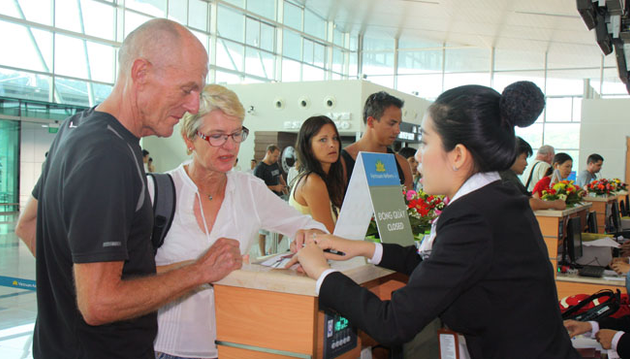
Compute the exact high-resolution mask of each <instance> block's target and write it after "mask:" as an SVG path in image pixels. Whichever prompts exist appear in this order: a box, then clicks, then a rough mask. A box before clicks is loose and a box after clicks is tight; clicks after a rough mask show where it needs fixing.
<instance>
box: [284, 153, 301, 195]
mask: <svg viewBox="0 0 630 359" xmlns="http://www.w3.org/2000/svg"><path fill="white" fill-rule="evenodd" d="M298 174H300V160H299V159H297V158H296V159H295V162H293V166H291V167H290V168H289V173H287V185H288V186H289V191H290V190H291V189H293V186H295V179H296V178H297V177H298Z"/></svg>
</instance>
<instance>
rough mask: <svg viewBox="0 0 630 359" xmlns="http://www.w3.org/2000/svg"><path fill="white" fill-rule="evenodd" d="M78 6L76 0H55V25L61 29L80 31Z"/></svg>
mask: <svg viewBox="0 0 630 359" xmlns="http://www.w3.org/2000/svg"><path fill="white" fill-rule="evenodd" d="M79 16H80V14H79V7H78V6H77V1H76V0H55V25H56V26H57V27H60V28H62V29H66V30H71V31H74V32H79V33H80V32H81V22H80V19H81V18H80V17H79Z"/></svg>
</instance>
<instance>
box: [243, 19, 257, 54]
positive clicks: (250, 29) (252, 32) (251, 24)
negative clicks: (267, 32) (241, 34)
mask: <svg viewBox="0 0 630 359" xmlns="http://www.w3.org/2000/svg"><path fill="white" fill-rule="evenodd" d="M245 28H246V33H245V43H246V44H247V45H251V46H254V47H260V22H259V21H257V20H254V19H252V18H251V17H248V18H247V20H246V22H245Z"/></svg>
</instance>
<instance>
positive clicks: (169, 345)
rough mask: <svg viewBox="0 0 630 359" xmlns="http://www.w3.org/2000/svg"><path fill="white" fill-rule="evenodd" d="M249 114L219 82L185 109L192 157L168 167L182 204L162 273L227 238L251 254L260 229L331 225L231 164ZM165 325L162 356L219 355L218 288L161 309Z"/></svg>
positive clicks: (159, 259)
mask: <svg viewBox="0 0 630 359" xmlns="http://www.w3.org/2000/svg"><path fill="white" fill-rule="evenodd" d="M244 117H245V109H244V108H243V105H242V104H241V102H240V101H239V99H238V97H237V96H236V94H235V93H234V92H232V91H230V90H228V89H227V88H225V87H223V86H220V85H208V86H206V87H205V88H204V90H203V92H202V94H201V102H200V107H199V112H198V113H197V114H191V113H186V115H184V117H183V119H182V126H181V129H182V137H183V138H184V142H185V143H186V146H187V149H188V154H192V160H189V161H186V162H184V163H182V164H181V165H180V166H179V167H177V168H176V169H174V170H172V171H169V173H170V175H171V176H172V178H173V183H174V184H175V191H176V197H177V201H176V205H177V207H176V211H175V215H174V217H173V223H172V225H171V228H170V230H169V232H168V234H167V235H166V237H165V238H164V244H163V245H162V246H161V247H160V248H159V249H158V251H157V254H156V256H155V262H156V264H157V270H158V273H160V272H164V271H168V270H170V269H172V268H177V267H180V266H182V265H185V264H186V263H189V262H191V261H194V259H195V258H197V257H199V256H200V255H202V254H203V253H204V252H205V251H206V250H207V248H208V247H210V246H212V245H213V244H214V243H215V242H216V241H217V240H218V239H219V238H221V237H226V238H234V239H236V240H237V241H238V243H239V249H240V254H242V255H245V254H246V253H248V252H249V248H250V247H251V241H252V239H253V238H254V235H255V234H256V233H257V232H258V230H259V229H260V228H265V229H268V230H275V231H278V232H281V233H284V234H285V235H287V236H290V237H295V236H296V235H298V234H299V233H301V232H304V230H303V229H317V230H319V232H320V233H323V232H322V231H325V230H326V228H325V227H324V226H323V225H322V224H320V223H317V222H315V221H313V220H312V219H311V218H309V217H308V216H304V215H300V214H299V213H298V212H297V211H296V210H295V209H293V208H291V206H289V205H288V204H287V203H286V202H285V201H283V200H282V199H280V198H279V197H278V196H276V195H275V194H273V193H271V192H270V191H269V190H268V189H267V186H266V185H265V183H263V182H262V181H261V180H260V179H258V178H256V177H254V176H252V175H250V174H246V173H243V172H240V171H233V170H232V168H233V165H234V163H235V162H236V159H237V158H238V157H237V156H238V151H239V148H240V144H241V142H243V141H245V139H246V138H247V135H248V133H249V131H248V130H247V128H245V127H244V126H243V119H244ZM150 183H151V182H150ZM149 193H153V191H152V188H151V186H149ZM225 274H227V273H225ZM158 328H159V329H158V334H157V337H156V339H155V351H156V353H157V356H156V358H157V359H162V358H164V359H177V358H216V357H217V356H218V353H217V347H216V344H215V339H216V324H215V311H214V291H213V287H212V286H211V285H207V284H206V285H202V286H200V287H198V288H197V289H196V290H195V292H194V293H192V294H191V295H188V296H186V297H182V298H180V299H178V300H175V301H173V302H172V303H169V304H167V305H165V306H164V307H162V308H160V309H159V311H158Z"/></svg>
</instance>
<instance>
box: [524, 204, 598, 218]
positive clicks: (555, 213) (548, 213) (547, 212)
mask: <svg viewBox="0 0 630 359" xmlns="http://www.w3.org/2000/svg"><path fill="white" fill-rule="evenodd" d="M592 205H593V204H592V203H584V202H582V203H578V204H576V205H575V206H573V207H571V208H567V209H564V210H562V211H559V210H557V209H541V210H538V211H534V215H535V216H536V217H565V216H568V215H570V214H573V213H577V212H579V211H581V210H583V209H585V208H590V207H591V206H592Z"/></svg>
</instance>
